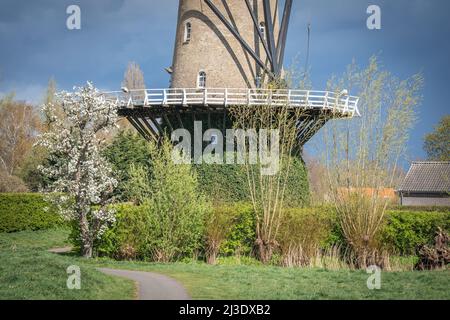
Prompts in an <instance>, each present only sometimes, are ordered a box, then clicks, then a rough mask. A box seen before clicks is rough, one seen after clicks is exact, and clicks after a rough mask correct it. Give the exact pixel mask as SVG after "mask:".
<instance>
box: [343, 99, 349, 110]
mask: <svg viewBox="0 0 450 320" xmlns="http://www.w3.org/2000/svg"><path fill="white" fill-rule="evenodd" d="M349 100H350V96H347V99H345V109H344V110H345V111H346V112H348V102H349Z"/></svg>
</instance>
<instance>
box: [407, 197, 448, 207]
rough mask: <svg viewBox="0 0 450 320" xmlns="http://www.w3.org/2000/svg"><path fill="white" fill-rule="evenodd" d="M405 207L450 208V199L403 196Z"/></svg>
mask: <svg viewBox="0 0 450 320" xmlns="http://www.w3.org/2000/svg"><path fill="white" fill-rule="evenodd" d="M401 201H402V205H403V206H442V207H450V197H442V198H439V197H425V196H420V197H418V196H403V197H402V198H401Z"/></svg>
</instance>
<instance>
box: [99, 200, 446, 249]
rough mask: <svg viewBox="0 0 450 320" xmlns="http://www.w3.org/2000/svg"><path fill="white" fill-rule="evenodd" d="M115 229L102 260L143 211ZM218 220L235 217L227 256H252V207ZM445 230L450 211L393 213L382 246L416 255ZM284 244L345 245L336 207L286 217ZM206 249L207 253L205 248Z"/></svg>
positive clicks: (123, 212) (126, 215) (219, 209)
mask: <svg viewBox="0 0 450 320" xmlns="http://www.w3.org/2000/svg"><path fill="white" fill-rule="evenodd" d="M116 208H117V210H118V215H117V221H116V225H115V226H114V228H112V229H110V230H109V231H108V232H107V236H105V237H104V238H103V239H102V241H100V243H99V244H100V246H99V253H100V254H101V255H107V256H113V257H117V256H118V252H119V250H120V248H121V246H122V245H123V244H124V243H125V242H127V241H124V240H125V239H129V237H130V236H132V235H134V233H135V232H134V231H133V230H132V229H133V228H136V227H137V226H136V225H135V223H134V222H135V219H134V218H133V217H136V216H139V215H140V214H141V213H140V210H141V209H140V208H139V207H136V206H133V205H120V206H117V207H116ZM214 212H216V214H226V215H229V216H230V219H229V221H230V224H231V225H230V226H229V227H230V231H229V232H228V234H227V235H226V239H225V240H224V241H223V242H222V244H221V246H220V255H221V256H230V255H236V254H237V255H248V254H250V253H251V252H252V249H253V246H254V243H255V215H254V213H253V209H252V206H251V205H249V204H246V203H236V204H228V205H221V206H217V205H216V206H215V207H214ZM438 227H440V228H442V229H444V230H447V231H448V230H450V211H446V212H438V211H437V212H420V211H398V210H397V211H391V210H390V211H388V212H387V215H386V219H385V224H384V225H383V229H382V231H381V238H380V240H381V242H382V244H383V245H384V246H385V247H387V248H389V249H391V251H392V252H393V253H395V254H401V255H414V254H415V251H416V248H417V246H419V245H422V244H427V243H433V240H434V236H435V232H436V230H437V228H438ZM278 242H279V244H280V246H281V247H283V246H289V245H290V243H292V242H295V243H300V244H301V245H302V246H304V248H305V250H315V249H316V248H317V247H322V248H327V247H329V246H332V245H334V244H338V245H341V244H343V243H344V242H345V240H344V239H343V236H342V233H341V232H340V228H339V224H338V223H337V219H336V215H335V213H334V210H333V209H332V208H331V207H326V206H324V207H313V208H291V209H287V210H286V212H285V215H284V223H283V225H282V227H281V229H280V233H279V239H278ZM199 249H201V248H199Z"/></svg>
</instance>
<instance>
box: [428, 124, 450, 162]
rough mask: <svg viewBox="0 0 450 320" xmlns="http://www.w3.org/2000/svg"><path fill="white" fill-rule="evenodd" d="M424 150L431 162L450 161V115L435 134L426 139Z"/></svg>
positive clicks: (439, 125) (437, 128)
mask: <svg viewBox="0 0 450 320" xmlns="http://www.w3.org/2000/svg"><path fill="white" fill-rule="evenodd" d="M424 149H425V151H426V152H427V154H428V159H429V160H435V161H450V115H446V116H444V117H443V118H442V119H441V121H440V122H439V124H438V125H437V126H436V128H435V130H434V132H432V133H430V134H428V135H427V136H426V137H425V142H424Z"/></svg>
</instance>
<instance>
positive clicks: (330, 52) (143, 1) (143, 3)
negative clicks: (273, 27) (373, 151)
mask: <svg viewBox="0 0 450 320" xmlns="http://www.w3.org/2000/svg"><path fill="white" fill-rule="evenodd" d="M199 1H200V0H199ZM71 4H77V5H79V6H80V7H81V16H82V29H81V30H75V31H70V30H67V28H66V19H67V16H68V15H67V14H66V8H67V6H69V5H71ZM370 4H376V5H379V6H380V7H381V10H382V29H381V30H379V31H370V30H368V29H367V28H366V19H367V17H368V15H367V14H366V9H367V7H368V6H369V5H370ZM177 6H178V1H177V0H95V1H92V0H83V1H75V0H72V1H66V0H54V1H50V0H40V1H25V0H1V1H0V43H1V49H0V94H1V93H5V92H8V91H11V90H16V91H17V95H18V97H19V98H21V99H27V100H31V101H34V102H38V101H39V97H40V96H41V94H42V92H43V90H44V89H45V86H46V83H47V81H48V79H49V77H51V76H54V77H55V78H56V80H57V82H58V85H59V87H60V88H63V89H70V88H71V87H72V86H73V85H80V84H83V83H84V82H85V81H86V80H93V81H94V83H95V84H96V85H97V86H99V87H101V88H111V89H116V88H118V87H119V86H120V82H121V79H122V76H123V72H124V69H125V66H126V64H127V62H128V61H130V60H132V61H136V62H138V63H139V64H140V65H141V67H142V69H143V70H144V74H145V79H146V83H147V86H149V87H163V86H167V85H168V75H167V74H166V73H165V72H164V71H163V68H164V67H166V66H169V65H170V64H171V62H172V50H173V44H174V37H175V23H176V19H177ZM449 9H450V1H448V0H389V1H388V0H386V1H380V0H372V1H368V0H295V1H294V9H293V10H294V12H293V15H292V19H291V28H290V31H289V36H288V45H287V49H286V59H285V61H286V62H287V63H289V61H291V60H292V59H293V58H294V57H298V58H299V60H300V65H303V63H304V59H305V56H306V52H305V47H306V25H307V23H308V22H310V23H311V25H312V37H311V51H310V64H309V66H310V67H311V71H312V77H313V84H314V86H315V88H318V89H321V88H324V86H325V82H326V79H327V78H328V77H329V76H330V75H331V74H333V73H336V74H340V73H341V72H342V71H343V70H344V69H345V66H346V65H347V64H348V63H350V62H351V60H352V59H353V58H355V59H356V60H357V62H358V63H360V64H364V63H366V62H367V61H368V58H369V57H370V56H371V55H372V54H378V53H379V54H381V58H382V60H383V62H384V65H385V66H386V68H388V69H389V70H391V71H392V72H393V73H394V74H396V75H398V76H400V77H407V76H410V75H412V74H414V73H416V72H419V71H423V74H424V76H425V80H426V87H425V90H424V97H425V100H424V104H423V107H422V113H421V117H420V122H419V123H418V125H417V127H416V130H415V132H414V134H413V137H412V139H411V142H410V147H411V151H412V158H418V157H423V152H422V150H421V145H422V138H423V135H424V134H425V133H426V132H428V131H430V130H432V126H433V125H434V124H435V123H436V122H437V121H438V120H439V118H440V117H441V116H442V115H443V114H448V113H449V112H448V110H449V109H448V108H449V107H448V105H447V100H448V99H447V92H448V88H447V86H448V83H449V82H450V63H449V61H448V60H449V59H448V57H449V56H450V43H449V41H448V38H449V36H450V21H449V19H448V17H447V16H448V13H449Z"/></svg>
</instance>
